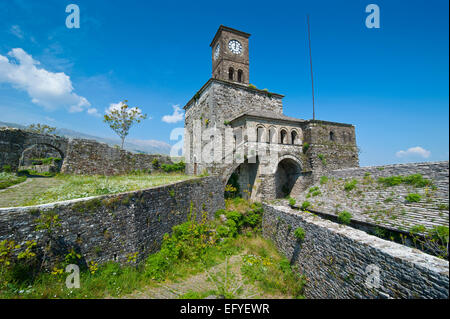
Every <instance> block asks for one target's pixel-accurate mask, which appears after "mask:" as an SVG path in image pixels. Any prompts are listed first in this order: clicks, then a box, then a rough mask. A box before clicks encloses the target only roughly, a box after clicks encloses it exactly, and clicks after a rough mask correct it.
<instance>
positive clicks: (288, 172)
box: [275, 158, 302, 198]
mask: <svg viewBox="0 0 450 319" xmlns="http://www.w3.org/2000/svg"><path fill="white" fill-rule="evenodd" d="M301 172H302V170H301V167H300V165H299V163H297V162H296V161H295V160H293V159H291V158H285V159H283V160H281V161H280V162H279V163H278V166H277V170H276V172H275V186H276V197H277V198H284V197H286V196H288V195H290V194H291V192H292V189H293V188H294V185H295V183H296V182H297V179H298V178H299V177H300V175H301Z"/></svg>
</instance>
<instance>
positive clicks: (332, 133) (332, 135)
mask: <svg viewBox="0 0 450 319" xmlns="http://www.w3.org/2000/svg"><path fill="white" fill-rule="evenodd" d="M334 139H335V138H334V132H333V131H331V132H330V141H333V142H334Z"/></svg>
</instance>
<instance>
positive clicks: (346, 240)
mask: <svg viewBox="0 0 450 319" xmlns="http://www.w3.org/2000/svg"><path fill="white" fill-rule="evenodd" d="M263 206H264V216H263V227H262V229H263V235H264V236H265V237H266V238H269V239H271V240H273V241H274V243H275V246H276V247H277V249H278V250H279V251H280V252H282V253H283V254H284V255H285V256H286V257H287V258H288V259H289V260H290V261H291V263H292V264H294V265H296V266H298V267H299V271H300V272H301V273H302V274H304V275H306V278H307V284H306V287H305V296H306V297H307V298H332V299H348V298H382V299H385V298H448V297H449V263H448V261H447V260H443V259H439V258H437V257H434V256H431V255H428V254H425V253H423V252H421V251H419V250H417V249H413V248H410V247H406V246H403V245H400V244H397V243H394V242H391V241H387V240H383V239H380V238H378V237H375V236H372V235H369V234H367V233H365V232H363V231H361V230H357V229H354V228H351V227H348V226H344V225H340V224H337V223H334V222H331V221H328V220H325V219H322V218H320V217H317V216H313V215H312V214H309V213H305V212H301V211H297V210H292V209H290V208H288V207H285V206H273V205H266V204H264V205H263ZM298 227H301V228H303V229H304V231H305V237H304V239H303V240H298V239H297V238H296V237H295V235H294V232H295V230H296V229H297V228H298ZM378 274H379V275H378Z"/></svg>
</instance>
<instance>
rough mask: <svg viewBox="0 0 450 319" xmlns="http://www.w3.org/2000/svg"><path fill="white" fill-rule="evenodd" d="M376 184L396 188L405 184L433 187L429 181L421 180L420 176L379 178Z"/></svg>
mask: <svg viewBox="0 0 450 319" xmlns="http://www.w3.org/2000/svg"><path fill="white" fill-rule="evenodd" d="M378 183H380V184H383V185H384V186H386V187H392V186H397V185H400V184H407V185H412V186H415V187H425V186H433V183H432V182H431V181H430V180H428V179H425V178H423V176H422V175H421V174H412V175H408V176H402V175H397V176H390V177H380V178H378Z"/></svg>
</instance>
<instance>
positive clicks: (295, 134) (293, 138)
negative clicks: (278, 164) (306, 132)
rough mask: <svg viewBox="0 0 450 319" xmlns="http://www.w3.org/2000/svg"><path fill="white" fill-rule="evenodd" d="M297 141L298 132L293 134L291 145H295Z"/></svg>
mask: <svg viewBox="0 0 450 319" xmlns="http://www.w3.org/2000/svg"><path fill="white" fill-rule="evenodd" d="M296 141H297V132H296V131H292V132H291V144H295V142H296Z"/></svg>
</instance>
